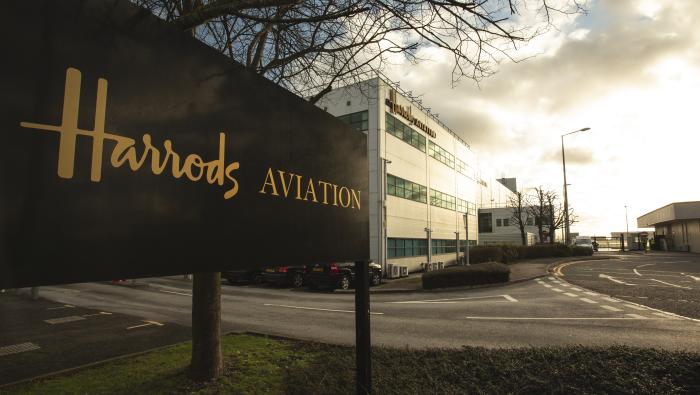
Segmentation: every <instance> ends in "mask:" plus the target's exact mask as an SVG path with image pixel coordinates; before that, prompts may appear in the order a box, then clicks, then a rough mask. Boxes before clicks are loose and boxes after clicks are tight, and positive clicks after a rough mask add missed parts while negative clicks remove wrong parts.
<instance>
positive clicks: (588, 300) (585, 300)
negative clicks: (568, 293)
mask: <svg viewBox="0 0 700 395" xmlns="http://www.w3.org/2000/svg"><path fill="white" fill-rule="evenodd" d="M580 300H583V301H584V302H586V303H598V302H596V301H595V300H590V299H588V298H581V299H580Z"/></svg>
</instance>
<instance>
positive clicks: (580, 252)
mask: <svg viewBox="0 0 700 395" xmlns="http://www.w3.org/2000/svg"><path fill="white" fill-rule="evenodd" d="M571 252H572V253H573V255H574V256H591V255H593V250H592V249H590V248H588V247H579V246H573V247H571Z"/></svg>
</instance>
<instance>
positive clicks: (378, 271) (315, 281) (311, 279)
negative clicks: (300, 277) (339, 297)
mask: <svg viewBox="0 0 700 395" xmlns="http://www.w3.org/2000/svg"><path fill="white" fill-rule="evenodd" d="M304 281H305V283H306V285H307V286H308V287H309V288H311V289H317V288H330V289H337V288H340V289H348V288H350V287H352V286H354V283H355V263H354V262H332V263H317V264H315V265H311V266H310V267H309V268H308V270H307V272H306V275H305V276H304ZM369 282H370V285H379V284H381V282H382V267H381V266H380V265H378V264H376V263H374V262H370V264H369Z"/></svg>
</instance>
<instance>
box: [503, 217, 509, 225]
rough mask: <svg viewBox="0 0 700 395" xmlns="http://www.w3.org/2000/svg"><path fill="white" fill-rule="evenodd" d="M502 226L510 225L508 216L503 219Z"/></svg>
mask: <svg viewBox="0 0 700 395" xmlns="http://www.w3.org/2000/svg"><path fill="white" fill-rule="evenodd" d="M503 226H510V225H508V218H504V219H503Z"/></svg>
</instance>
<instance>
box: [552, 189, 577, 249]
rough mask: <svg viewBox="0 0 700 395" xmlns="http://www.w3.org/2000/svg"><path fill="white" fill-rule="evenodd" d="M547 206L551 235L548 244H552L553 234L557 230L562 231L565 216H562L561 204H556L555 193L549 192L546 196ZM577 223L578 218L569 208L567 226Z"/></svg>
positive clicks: (562, 208)
mask: <svg viewBox="0 0 700 395" xmlns="http://www.w3.org/2000/svg"><path fill="white" fill-rule="evenodd" d="M545 198H546V201H547V206H548V207H549V215H550V220H549V224H548V226H549V234H550V235H552V237H551V239H550V243H554V234H555V232H556V231H557V229H563V228H564V226H565V225H566V224H565V221H566V216H565V215H564V205H563V204H562V203H561V202H557V198H558V196H557V194H556V192H553V191H549V192H548V193H547V194H546V196H545ZM576 222H578V216H577V215H576V214H574V209H573V208H571V207H569V226H570V225H572V224H575V223H576Z"/></svg>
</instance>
